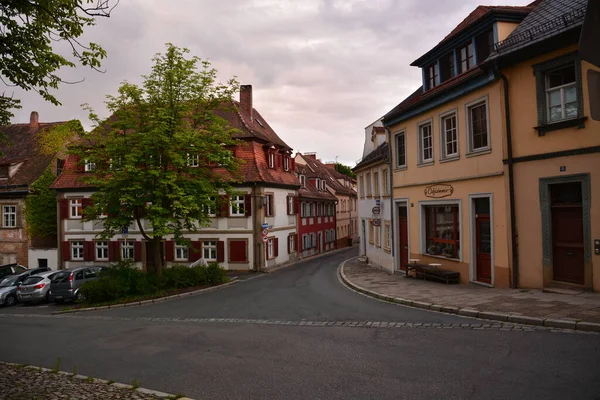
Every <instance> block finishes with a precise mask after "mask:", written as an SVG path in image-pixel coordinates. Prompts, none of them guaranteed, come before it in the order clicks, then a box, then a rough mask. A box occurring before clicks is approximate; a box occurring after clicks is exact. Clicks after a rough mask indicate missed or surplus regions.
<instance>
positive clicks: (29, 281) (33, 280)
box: [22, 276, 44, 285]
mask: <svg viewBox="0 0 600 400" xmlns="http://www.w3.org/2000/svg"><path fill="white" fill-rule="evenodd" d="M42 279H44V278H42V277H41V276H32V277H30V278H27V279H25V280H24V281H23V283H22V285H33V284H35V283H38V282H39V281H41V280H42Z"/></svg>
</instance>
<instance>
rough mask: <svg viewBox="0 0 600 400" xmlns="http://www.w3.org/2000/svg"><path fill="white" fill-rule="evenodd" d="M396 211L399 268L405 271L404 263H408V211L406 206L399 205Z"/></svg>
mask: <svg viewBox="0 0 600 400" xmlns="http://www.w3.org/2000/svg"><path fill="white" fill-rule="evenodd" d="M398 211H399V212H398V215H399V217H398V226H399V232H398V233H399V234H398V239H399V247H400V269H401V270H402V271H406V264H408V213H407V209H406V207H400V208H399V210H398Z"/></svg>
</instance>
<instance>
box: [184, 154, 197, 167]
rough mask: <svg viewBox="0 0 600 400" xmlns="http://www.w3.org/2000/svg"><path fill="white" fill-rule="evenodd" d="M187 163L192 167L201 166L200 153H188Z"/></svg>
mask: <svg viewBox="0 0 600 400" xmlns="http://www.w3.org/2000/svg"><path fill="white" fill-rule="evenodd" d="M187 164H188V167H192V168H196V167H199V166H200V155H198V154H189V153H188V155H187Z"/></svg>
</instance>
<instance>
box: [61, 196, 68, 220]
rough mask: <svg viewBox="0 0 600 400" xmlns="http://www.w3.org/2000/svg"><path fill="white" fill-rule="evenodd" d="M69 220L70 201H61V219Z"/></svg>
mask: <svg viewBox="0 0 600 400" xmlns="http://www.w3.org/2000/svg"><path fill="white" fill-rule="evenodd" d="M67 218H69V200H68V199H60V219H67Z"/></svg>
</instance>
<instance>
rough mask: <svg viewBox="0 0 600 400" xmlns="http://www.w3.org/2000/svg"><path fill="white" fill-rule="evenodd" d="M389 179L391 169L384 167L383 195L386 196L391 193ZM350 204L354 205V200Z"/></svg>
mask: <svg viewBox="0 0 600 400" xmlns="http://www.w3.org/2000/svg"><path fill="white" fill-rule="evenodd" d="M389 180H390V171H389V170H388V169H387V168H384V169H383V195H384V196H389V194H390V186H389ZM350 204H352V206H354V201H350ZM352 208H354V207H352ZM352 211H353V210H352Z"/></svg>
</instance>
